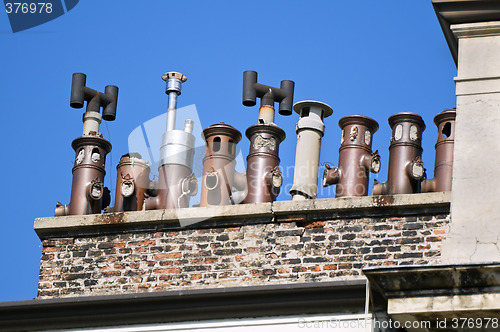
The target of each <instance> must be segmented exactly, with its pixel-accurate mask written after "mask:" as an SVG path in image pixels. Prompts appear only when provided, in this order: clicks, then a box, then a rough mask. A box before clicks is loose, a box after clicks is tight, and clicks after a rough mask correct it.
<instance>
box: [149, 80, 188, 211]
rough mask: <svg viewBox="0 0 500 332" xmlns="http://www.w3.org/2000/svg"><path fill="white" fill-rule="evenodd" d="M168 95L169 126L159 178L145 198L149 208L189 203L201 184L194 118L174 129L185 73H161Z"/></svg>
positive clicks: (163, 142)
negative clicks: (197, 173) (194, 166)
mask: <svg viewBox="0 0 500 332" xmlns="http://www.w3.org/2000/svg"><path fill="white" fill-rule="evenodd" d="M162 79H163V80H164V81H165V82H166V88H165V93H166V94H167V95H168V110H167V129H166V131H165V133H164V134H163V136H162V144H161V148H160V167H159V168H158V172H159V178H158V182H157V183H156V188H155V190H154V191H150V192H149V194H150V197H148V198H146V201H145V204H146V210H156V209H173V208H186V207H189V197H190V196H194V195H196V193H197V192H198V184H197V181H196V178H195V176H194V174H193V172H192V164H193V154H194V143H195V138H194V136H193V134H192V132H193V121H192V120H186V121H185V124H184V130H177V129H175V118H176V113H177V97H178V96H179V95H180V94H181V86H182V83H184V82H186V80H187V78H186V76H184V75H182V74H180V73H176V72H168V73H166V74H164V75H163V76H162Z"/></svg>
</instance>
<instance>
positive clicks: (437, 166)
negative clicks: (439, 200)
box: [422, 108, 457, 193]
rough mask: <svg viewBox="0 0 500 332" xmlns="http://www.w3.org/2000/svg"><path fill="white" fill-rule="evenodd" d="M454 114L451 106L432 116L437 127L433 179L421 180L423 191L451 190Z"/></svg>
mask: <svg viewBox="0 0 500 332" xmlns="http://www.w3.org/2000/svg"><path fill="white" fill-rule="evenodd" d="M456 116H457V112H456V109H455V108H452V109H449V110H445V111H443V112H441V113H439V114H438V115H436V116H435V117H434V123H435V124H436V126H437V128H438V135H437V143H436V145H435V149H436V158H435V161H434V179H425V180H423V181H422V192H423V193H426V192H434V191H451V178H452V172H453V147H454V144H455V118H456Z"/></svg>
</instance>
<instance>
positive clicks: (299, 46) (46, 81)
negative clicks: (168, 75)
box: [0, 0, 456, 301]
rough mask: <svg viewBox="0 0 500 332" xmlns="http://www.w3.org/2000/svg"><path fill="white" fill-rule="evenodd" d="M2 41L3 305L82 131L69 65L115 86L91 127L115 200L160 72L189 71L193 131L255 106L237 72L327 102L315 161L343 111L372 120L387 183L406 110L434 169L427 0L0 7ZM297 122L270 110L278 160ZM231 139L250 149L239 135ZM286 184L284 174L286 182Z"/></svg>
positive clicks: (450, 92)
mask: <svg viewBox="0 0 500 332" xmlns="http://www.w3.org/2000/svg"><path fill="white" fill-rule="evenodd" d="M0 45H1V53H0V60H1V61H0V63H1V64H0V66H1V67H0V68H1V76H0V77H1V79H0V93H1V97H2V98H0V109H1V110H2V117H3V119H2V126H1V127H2V130H1V131H0V137H1V142H2V150H3V153H2V156H3V160H2V163H1V165H2V166H1V167H2V174H3V178H2V182H3V188H2V189H3V190H2V191H1V199H0V201H1V202H2V204H1V209H0V214H1V218H0V220H1V224H2V227H1V234H2V235H1V241H0V262H1V268H0V271H1V273H0V301H12V300H26V299H31V298H34V297H35V296H36V289H37V279H38V268H39V259H40V255H41V246H40V240H39V239H38V237H37V235H36V234H35V232H34V231H33V221H34V219H35V218H37V217H46V216H52V215H53V213H54V207H55V203H56V202H57V201H61V202H63V203H65V204H66V203H68V202H69V197H70V189H71V168H72V164H73V160H74V151H73V150H72V149H71V142H72V140H73V139H75V138H76V137H78V136H80V135H81V130H82V122H81V118H82V113H83V110H76V109H72V108H70V107H69V92H70V87H71V75H72V73H74V72H83V73H85V74H87V85H88V86H89V87H91V88H94V89H97V90H101V91H103V89H104V87H105V86H106V85H108V84H113V85H117V86H118V87H119V88H120V92H119V97H118V111H117V117H116V121H114V122H109V123H107V124H103V125H102V126H101V131H102V132H103V134H104V136H105V138H107V139H109V140H110V141H111V143H112V144H113V151H112V153H111V159H112V160H110V159H108V160H107V164H108V167H107V168H108V169H107V172H108V173H107V175H106V185H108V186H111V183H110V179H111V180H112V184H113V187H112V188H110V189H111V190H112V194H113V195H114V183H115V178H116V171H115V167H116V164H117V162H118V161H119V158H120V156H121V155H122V154H124V153H126V152H128V147H127V141H128V136H129V134H130V133H131V132H132V131H133V130H134V129H135V128H136V127H137V126H139V125H141V124H142V123H144V122H146V121H148V120H150V119H152V118H154V117H156V116H158V115H161V114H163V113H164V112H166V109H167V97H166V95H165V94H164V82H163V81H162V80H161V75H162V74H163V73H164V72H167V71H180V72H182V73H183V74H185V75H186V76H187V77H188V81H187V82H186V83H185V84H184V85H183V93H182V95H181V96H180V97H179V104H178V106H179V107H182V106H187V105H191V104H195V105H196V109H197V111H198V115H199V118H200V121H201V127H202V128H205V127H207V126H209V125H211V124H213V123H217V122H220V121H224V122H226V123H229V124H231V125H233V126H234V127H236V128H237V129H238V130H240V131H241V132H242V133H244V131H245V130H246V128H248V127H249V126H250V125H253V124H255V123H256V121H257V114H258V113H257V112H258V107H257V106H256V107H253V108H248V107H244V106H242V104H241V89H242V73H243V71H245V70H255V71H257V72H258V73H259V81H260V83H263V84H267V85H272V86H279V82H280V81H281V80H284V79H289V80H293V81H295V84H296V85H295V97H294V101H295V102H296V101H300V100H304V99H314V100H319V101H322V102H325V103H327V104H329V105H330V106H331V107H332V108H333V110H334V113H333V115H332V116H331V117H329V118H327V119H326V120H325V124H326V133H325V136H324V139H323V146H322V150H321V157H320V159H321V162H326V161H328V162H330V163H332V164H336V163H337V161H338V148H339V145H340V129H339V127H338V120H339V119H340V118H341V117H343V116H346V115H351V114H363V115H367V116H370V117H372V118H374V119H375V120H376V121H378V123H379V125H380V129H379V131H378V132H377V133H375V135H374V141H373V148H374V149H378V150H379V152H380V155H381V157H382V169H381V172H380V173H379V174H378V176H372V177H371V179H370V182H373V179H374V178H376V179H378V180H379V181H385V180H386V176H387V160H388V146H389V139H390V128H389V125H388V123H387V118H388V117H389V116H390V115H392V114H395V113H397V112H402V111H407V112H415V113H418V114H420V115H421V116H422V117H423V119H424V121H425V122H426V125H427V129H426V130H425V132H424V138H423V147H424V154H423V160H424V162H425V167H426V168H427V173H428V176H429V177H432V175H433V172H432V170H433V167H434V144H435V140H436V127H435V126H434V124H433V122H432V120H433V118H434V116H435V115H436V114H437V113H439V112H441V111H442V110H444V109H447V108H451V107H454V106H455V94H454V92H455V84H454V82H453V77H454V76H455V75H456V67H455V65H454V63H453V60H452V57H451V55H450V52H449V50H448V47H447V45H446V41H445V39H444V37H443V34H442V32H441V29H440V27H439V24H438V21H437V18H436V16H435V13H434V10H433V8H432V5H431V2H430V0H425V1H423V0H420V1H401V0H381V1H373V0H360V1H356V2H351V1H310V2H307V3H306V2H305V1H160V0H155V1H139V2H138V1H124V0H120V1H118V0H109V1H96V0H86V1H80V3H79V4H78V5H77V6H76V7H75V8H74V9H73V10H71V11H70V12H68V13H67V14H65V15H63V16H61V17H59V18H57V19H55V20H53V21H50V22H48V23H46V24H43V25H41V26H38V27H35V28H33V29H30V30H26V31H23V32H18V33H15V34H14V33H12V32H11V30H10V26H9V22H8V19H7V15H6V13H5V12H2V13H1V14H0ZM297 119H298V116H297V115H296V114H295V113H294V114H293V115H292V116H289V117H283V116H278V115H277V117H276V123H277V124H278V125H279V126H280V127H281V128H282V129H283V130H284V131H285V132H286V134H287V138H286V140H285V141H284V142H283V143H282V145H281V146H280V155H281V165H282V166H285V167H286V166H289V165H293V164H294V160H295V144H296V136H295V124H296V122H297ZM198 138H199V136H197V139H198ZM239 146H240V148H241V149H242V152H243V155H244V156H246V154H247V152H248V140H247V139H246V138H243V139H242V141H241V143H240V144H239ZM108 158H109V157H108ZM285 175H286V174H285ZM292 181H293V174H289V175H288V177H287V178H285V180H284V182H285V184H286V183H291V182H292ZM321 196H322V197H328V196H333V191H330V194H328V193H324V194H321ZM278 199H279V200H288V199H290V196H289V195H288V193H286V192H282V194H281V195H280V196H279V198H278ZM113 200H114V198H113ZM192 203H193V202H192Z"/></svg>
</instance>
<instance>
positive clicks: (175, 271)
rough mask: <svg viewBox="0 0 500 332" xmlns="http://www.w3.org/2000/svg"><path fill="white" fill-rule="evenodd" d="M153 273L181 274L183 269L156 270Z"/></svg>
mask: <svg viewBox="0 0 500 332" xmlns="http://www.w3.org/2000/svg"><path fill="white" fill-rule="evenodd" d="M153 272H154V273H158V274H171V273H181V269H180V268H178V267H173V268H169V269H154V270H153Z"/></svg>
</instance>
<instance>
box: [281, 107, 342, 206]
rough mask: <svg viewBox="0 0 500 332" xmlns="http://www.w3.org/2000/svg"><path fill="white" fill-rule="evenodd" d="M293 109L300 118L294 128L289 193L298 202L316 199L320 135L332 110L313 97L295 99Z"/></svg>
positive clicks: (321, 135)
mask: <svg viewBox="0 0 500 332" xmlns="http://www.w3.org/2000/svg"><path fill="white" fill-rule="evenodd" d="M293 109H294V111H295V112H297V113H298V114H299V115H300V119H299V121H298V122H297V127H296V132H297V149H296V153H295V170H294V174H293V186H292V189H290V195H292V200H294V201H300V200H304V199H311V198H316V194H317V191H318V168H319V153H320V150H321V138H322V137H323V135H324V133H325V124H324V123H323V119H324V118H327V117H329V116H330V115H332V114H333V110H332V108H331V107H330V106H328V105H327V104H325V103H322V102H319V101H313V100H304V101H299V102H298V103H296V104H295V105H294V106H293Z"/></svg>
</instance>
